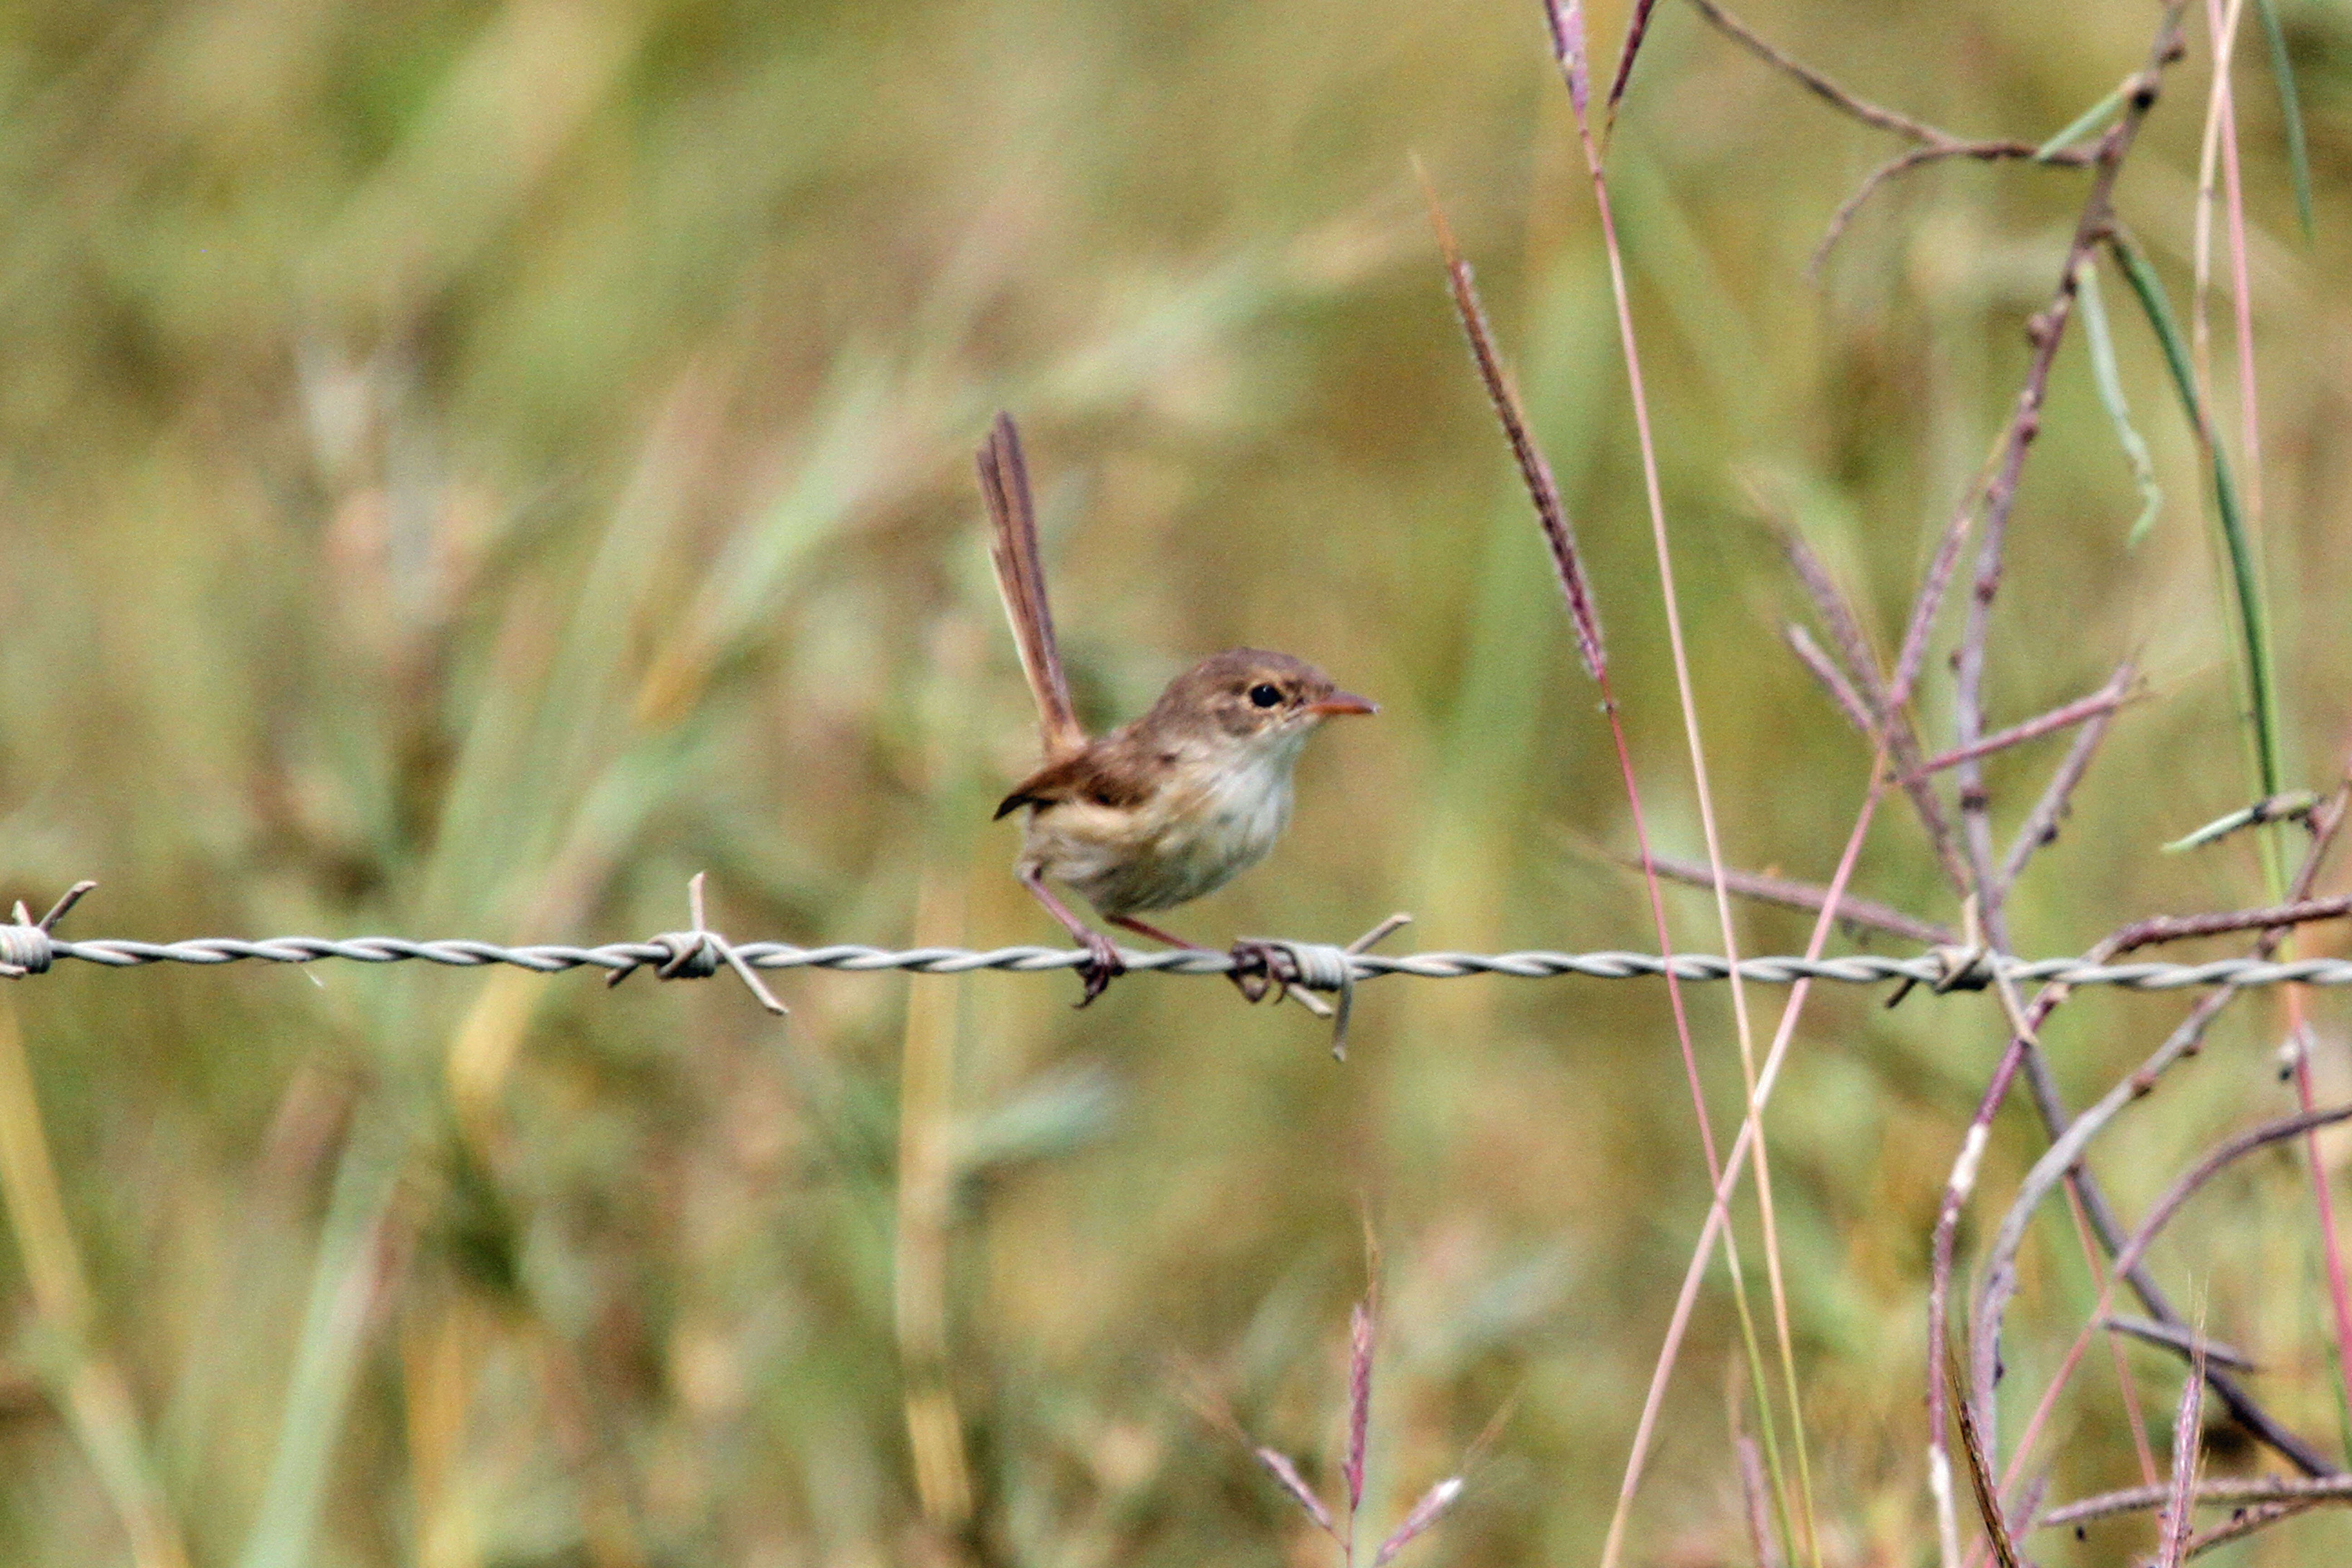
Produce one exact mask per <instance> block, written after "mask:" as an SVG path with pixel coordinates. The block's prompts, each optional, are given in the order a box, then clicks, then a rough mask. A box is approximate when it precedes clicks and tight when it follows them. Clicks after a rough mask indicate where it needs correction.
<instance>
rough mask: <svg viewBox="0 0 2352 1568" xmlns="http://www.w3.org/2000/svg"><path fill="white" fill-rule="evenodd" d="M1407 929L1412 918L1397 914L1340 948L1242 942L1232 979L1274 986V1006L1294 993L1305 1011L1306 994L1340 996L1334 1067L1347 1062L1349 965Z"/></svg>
mask: <svg viewBox="0 0 2352 1568" xmlns="http://www.w3.org/2000/svg"><path fill="white" fill-rule="evenodd" d="M1411 924H1412V916H1411V915H1409V914H1406V913H1404V912H1403V911H1402V910H1399V911H1398V912H1397V913H1395V914H1392V915H1391V916H1389V918H1388V919H1386V920H1384V921H1381V923H1380V924H1378V925H1376V926H1374V927H1373V928H1372V929H1371V930H1370V931H1366V932H1365V933H1364V934H1363V935H1361V936H1360V937H1358V938H1357V939H1356V940H1355V941H1353V942H1349V944H1348V945H1347V946H1345V947H1333V946H1332V945H1330V944H1329V943H1328V942H1293V941H1290V940H1288V939H1287V938H1284V937H1244V938H1242V940H1241V941H1239V942H1235V943H1234V950H1233V952H1232V954H1231V956H1232V958H1233V960H1234V970H1233V973H1235V974H1239V975H1244V976H1252V975H1255V976H1263V977H1264V978H1265V980H1268V981H1271V982H1274V983H1276V984H1279V985H1280V986H1281V987H1282V989H1281V990H1280V991H1279V992H1277V993H1276V996H1275V1000H1276V1002H1277V1003H1279V1002H1280V1001H1281V1000H1282V998H1283V997H1284V996H1286V995H1289V994H1293V990H1294V988H1296V991H1297V996H1298V999H1299V1000H1300V1001H1301V1002H1304V1003H1307V1004H1309V1005H1312V1004H1313V1002H1314V997H1313V995H1312V993H1314V992H1317V991H1334V992H1337V993H1339V1009H1338V1011H1337V1013H1336V1014H1333V1015H1330V1016H1331V1018H1332V1023H1331V1057H1332V1059H1333V1060H1334V1061H1342V1062H1344V1061H1346V1060H1347V1059H1348V1016H1349V1013H1350V1012H1351V1011H1352V1010H1353V1009H1354V1007H1355V1005H1356V966H1355V963H1354V962H1353V961H1354V960H1355V959H1357V958H1359V957H1360V956H1362V955H1363V954H1364V953H1366V952H1370V950H1371V949H1372V947H1373V946H1374V945H1375V944H1377V943H1379V942H1383V941H1385V940H1386V939H1387V938H1388V937H1389V936H1390V935H1391V933H1393V932H1394V931H1397V930H1398V929H1399V928H1401V927H1403V926H1409V925H1411Z"/></svg>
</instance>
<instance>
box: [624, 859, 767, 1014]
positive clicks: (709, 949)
mask: <svg viewBox="0 0 2352 1568" xmlns="http://www.w3.org/2000/svg"><path fill="white" fill-rule="evenodd" d="M702 879H703V873H702V872H700V871H697V872H696V873H695V874H694V878H693V879H692V880H691V881H689V882H688V883H687V885H686V902H687V911H688V918H690V919H691V920H692V921H694V929H693V930H691V931H664V932H663V933H662V934H661V935H659V936H656V937H654V938H653V939H651V940H650V941H649V942H647V943H646V945H647V946H649V947H657V948H661V949H663V950H665V951H666V952H667V953H668V954H669V956H668V957H667V958H665V959H663V960H661V961H660V962H659V963H656V964H655V966H654V978H656V980H708V979H709V978H710V977H711V976H712V975H714V974H716V973H719V965H720V964H721V963H724V964H726V965H727V966H728V967H729V968H730V969H732V970H733V971H734V972H735V973H737V974H739V975H740V976H741V977H742V980H743V984H745V985H747V986H749V987H751V994H752V995H753V996H755V997H757V998H759V1002H760V1005H761V1006H762V1007H765V1008H766V1009H767V1010H768V1011H769V1012H771V1013H772V1014H774V1015H775V1016H777V1017H779V1018H784V1017H789V1016H792V1009H791V1008H789V1007H787V1006H785V1005H783V1004H782V1002H779V1001H777V1000H776V998H775V994H774V993H773V992H771V991H770V990H769V989H768V987H767V985H766V984H764V983H763V982H761V979H760V975H759V972H758V971H756V970H754V969H753V968H752V967H751V965H750V964H749V963H745V962H744V961H743V955H742V954H741V953H740V952H736V951H735V944H734V943H733V942H729V941H728V940H727V939H726V938H725V937H723V936H721V935H719V933H718V932H717V931H712V930H711V929H710V928H709V926H707V925H705V924H704V923H703V918H702ZM648 962H651V961H650V960H646V959H635V960H632V961H631V962H630V963H626V964H625V965H623V966H622V967H621V968H618V969H615V970H614V971H613V972H612V973H610V974H608V975H606V976H605V977H604V984H606V985H608V986H610V985H618V984H620V983H621V982H622V981H624V980H626V979H627V978H628V977H629V976H630V975H632V974H634V973H636V972H637V970H638V968H639V967H640V966H641V965H643V964H645V963H648Z"/></svg>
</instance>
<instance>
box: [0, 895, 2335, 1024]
mask: <svg viewBox="0 0 2352 1568" xmlns="http://www.w3.org/2000/svg"><path fill="white" fill-rule="evenodd" d="M95 885H96V884H94V883H79V884H77V885H76V886H75V887H74V888H73V889H71V890H69V891H68V893H67V894H66V896H65V897H64V898H62V899H60V900H58V904H57V907H56V908H54V909H52V910H50V911H49V912H48V914H47V915H46V916H44V917H43V918H42V919H40V920H39V921H35V920H33V919H32V918H31V917H30V916H29V915H28V914H27V913H26V910H25V906H24V905H22V904H21V903H20V904H18V905H17V906H16V918H15V920H14V921H13V923H9V924H5V925H0V975H9V976H23V975H30V974H38V973H43V972H45V971H47V970H49V969H50V968H52V967H53V966H54V965H55V964H56V963H57V962H58V960H61V959H73V960H77V961H79V962H80V963H90V964H96V965H98V966H99V967H100V968H105V969H130V968H137V967H140V966H142V965H145V964H151V963H193V964H224V963H245V962H248V961H251V962H256V963H319V962H320V961H322V960H326V959H341V960H345V961H348V962H351V963H409V962H416V963H437V964H444V965H447V966H450V967H453V968H460V969H473V968H480V967H484V966H488V965H493V964H507V965H511V966H513V967H515V968H518V969H526V970H530V971H532V972H533V973H541V974H554V973H562V972H565V971H568V970H573V969H596V970H602V971H604V973H605V975H606V978H607V983H608V984H618V983H619V982H620V981H621V980H623V979H625V977H627V976H628V975H630V974H632V973H635V971H637V970H639V969H641V968H650V969H652V970H654V971H655V973H656V974H658V975H659V976H661V978H663V979H666V980H667V979H699V978H706V977H708V976H709V975H712V974H715V973H718V971H719V966H720V965H721V964H722V963H723V964H725V965H727V966H729V967H730V968H732V969H733V970H734V971H735V972H736V973H738V974H739V975H740V976H741V977H742V979H743V981H744V983H745V984H747V985H749V986H750V987H751V990H752V991H753V993H754V994H756V995H757V996H758V997H759V998H760V1000H761V1004H762V1005H765V1006H766V1007H768V1009H769V1010H770V1011H771V1012H774V1013H778V1014H781V1013H782V1012H783V1011H784V1010H785V1009H784V1007H783V1005H782V1003H780V1002H778V1001H776V999H775V998H774V997H773V996H772V994H769V993H768V990H767V988H766V987H765V986H764V985H763V984H761V982H760V980H759V977H758V976H759V972H762V971H771V972H772V971H776V970H785V969H828V970H835V971H840V972H845V973H853V974H866V973H878V972H883V971H902V972H905V973H913V974H969V973H974V972H976V971H981V970H1001V971H1006V972H1009V973H1016V974H1030V973H1044V972H1048V971H1053V970H1060V969H1076V968H1081V967H1083V966H1085V965H1086V964H1087V963H1090V962H1091V961H1092V960H1091V957H1090V955H1089V954H1088V953H1087V951H1086V950H1085V949H1083V948H1065V947H1045V946H1037V945H1032V944H1027V943H1023V944H1018V945H1014V946H1010V947H993V948H963V947H913V948H887V947H874V946H869V945H866V944H864V943H857V942H834V943H828V944H825V945H823V946H818V947H801V946H796V945H794V944H793V943H791V942H730V941H729V940H728V939H727V938H726V937H724V936H721V935H720V934H719V933H718V932H717V931H711V930H709V929H708V927H707V926H705V924H704V923H703V915H702V879H701V878H700V877H699V876H698V877H696V878H695V879H693V881H692V883H691V884H689V888H688V898H689V902H690V906H691V912H692V918H693V921H694V925H693V929H691V930H689V931H669V932H665V933H663V934H661V935H658V936H655V937H651V938H648V939H647V940H646V941H643V942H606V943H603V944H600V945H597V946H577V945H573V944H571V943H562V942H534V943H524V944H518V945H508V944H506V943H501V942H481V941H477V940H474V939H471V938H465V937H448V938H440V939H432V940H419V939H415V938H410V937H397V936H356V937H314V936H280V937H268V938H264V939H260V940H252V939H247V938H242V937H194V938H189V939H187V940H184V941H180V942H137V941H131V940H129V939H124V938H114V937H101V938H92V939H88V940H84V941H72V940H68V939H67V938H64V937H60V936H58V935H57V934H56V933H55V931H54V929H53V928H54V927H55V926H56V924H57V922H58V920H59V919H60V918H61V917H62V916H63V915H64V914H65V913H66V911H67V910H70V909H71V908H72V907H73V905H74V903H75V902H76V901H77V900H79V898H80V897H81V896H82V894H83V893H85V892H87V891H88V890H89V889H90V888H91V887H93V886H95ZM1407 918H1408V917H1405V916H1401V915H1400V916H1391V918H1390V919H1389V920H1387V921H1382V922H1381V924H1380V925H1379V926H1377V927H1375V928H1374V929H1373V930H1372V931H1368V932H1366V933H1365V934H1364V936H1362V937H1360V938H1359V939H1358V940H1357V941H1356V942H1353V943H1351V944H1349V945H1348V946H1345V947H1339V946H1334V945H1331V944H1328V943H1323V942H1297V941H1288V940H1261V939H1245V940H1244V941H1243V942H1238V943H1236V944H1235V945H1234V949H1233V950H1232V951H1230V952H1217V951H1214V950H1211V949H1202V948H1175V949H1166V950H1159V951H1152V952H1140V951H1129V950H1127V949H1121V950H1120V952H1119V956H1120V957H1121V959H1122V960H1124V962H1125V963H1126V965H1127V967H1128V968H1129V969H1130V970H1136V971H1149V972H1155V973H1163V974H1216V975H1227V976H1242V977H1250V976H1257V977H1262V978H1264V979H1265V980H1267V981H1270V982H1275V983H1279V984H1285V985H1296V986H1303V987H1305V988H1307V989H1309V990H1314V991H1324V992H1338V993H1339V994H1341V997H1342V1000H1343V1003H1344V1001H1345V999H1346V998H1347V995H1348V994H1349V992H1350V991H1351V990H1352V988H1353V986H1354V985H1355V984H1356V983H1358V982H1360V981H1366V980H1376V979H1379V978H1381V977H1382V976H1385V975H1399V974H1401V975H1410V976H1412V977H1414V978H1417V979H1422V980H1459V979H1464V978H1467V977H1469V976H1472V975H1481V974H1496V975H1507V976H1510V977H1513V978H1517V979H1524V980H1548V979H1557V978H1562V977H1567V976H1577V977H1580V978H1583V979H1589V980H1636V979H1643V978H1650V977H1658V976H1663V975H1665V974H1667V973H1672V974H1673V975H1674V976H1675V979H1677V980H1680V981H1689V982H1706V981H1719V980H1726V979H1728V978H1730V976H1731V974H1732V973H1733V972H1734V970H1735V969H1736V970H1737V972H1738V975H1739V977H1740V978H1741V979H1742V980H1745V981H1748V982H1750V983H1752V984H1763V985H1788V984H1795V983H1796V982H1798V981H1800V980H1821V981H1828V982H1831V983H1832V984H1849V985H1876V984H1885V983H1888V982H1895V983H1899V984H1902V985H1903V986H1905V987H1906V989H1907V988H1908V987H1910V986H1912V985H1926V986H1928V987H1930V988H1931V989H1933V990H1935V991H1937V992H1949V991H1974V990H1981V989H1983V988H1984V987H1986V986H1988V985H1990V984H1994V983H1996V982H1997V981H2000V980H2007V981H2009V982H2011V983H2012V984H2048V983H2052V982H2056V983H2059V984H2065V985H2069V986H2084V985H2113V986H2119V987H2122V988H2123V989H2126V990H2131V991H2180V990H2191V989H2199V988H2203V987H2208V986H2221V985H2226V986H2233V987H2243V986H2253V985H2281V984H2299V985H2352V960H2347V959H2343V958H2327V957H2315V958H2301V959H2294V960H2290V961H2285V962H2280V961H2275V960H2270V959H2263V958H2254V957H2236V958H2219V959H2211V960H2208V961H2206V962H2203V963H2164V962H2157V961H2146V962H2128V963H2118V962H2102V961H2099V960H2097V959H2094V958H2076V957H2070V958H2019V957H2016V956H2014V955H2011V954H2009V953H1996V952H1987V951H1985V950H1982V949H1969V948H1964V947H1958V946H1944V947H1936V948H1931V949H1929V950H1928V951H1927V952H1921V953H1917V954H1915V955H1912V956H1908V957H1897V956H1894V955H1891V954H1889V955H1881V954H1873V953H1853V954H1848V955H1844V956H1841V957H1835V958H1801V957H1790V956H1771V957H1757V958H1746V959H1742V960H1740V961H1739V962H1738V964H1736V965H1735V964H1733V963H1731V962H1730V961H1728V960H1727V959H1725V958H1723V957H1722V956H1720V955H1718V954H1716V953H1706V952H1680V953H1675V954H1674V955H1672V956H1671V957H1661V956H1660V955H1658V954H1656V953H1651V952H1616V951H1602V952H1549V951H1544V950H1539V949H1531V950H1527V951H1522V952H1415V953H1403V954H1384V953H1377V952H1369V951H1367V949H1368V948H1369V947H1370V944H1371V943H1372V942H1378V941H1379V940H1381V938H1382V937H1385V936H1386V935H1388V934H1389V933H1390V932H1391V931H1394V930H1395V929H1397V927H1399V926H1401V925H1402V924H1404V923H1405V921H1406V919H1407Z"/></svg>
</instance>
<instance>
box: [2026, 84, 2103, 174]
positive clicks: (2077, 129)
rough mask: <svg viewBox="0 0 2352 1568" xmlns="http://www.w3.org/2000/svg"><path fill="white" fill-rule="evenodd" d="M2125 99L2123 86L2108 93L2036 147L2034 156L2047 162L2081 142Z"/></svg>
mask: <svg viewBox="0 0 2352 1568" xmlns="http://www.w3.org/2000/svg"><path fill="white" fill-rule="evenodd" d="M2123 100H2124V89H2122V88H2117V89H2115V91H2113V92H2111V93H2109V94H2107V96H2106V97H2105V98H2103V99H2101V100H2099V101H2098V102H2096V103H2095V104H2093V105H2091V107H2090V108H2088V109H2086V110H2083V112H2082V113H2080V114H2078V115H2076V116H2075V117H2074V120H2073V121H2070V122H2069V123H2068V125H2067V127H2066V129H2065V130H2063V131H2061V132H2058V134H2057V135H2055V136H2053V137H2052V138H2050V140H2049V141H2047V142H2043V143H2042V145H2041V146H2039V147H2036V148H2035V149H2034V150H2033V156H2034V158H2035V159H2036V160H2037V161H2040V162H2042V163H2047V162H2048V161H2049V160H2051V159H2053V158H2054V157H2056V156H2057V155H2058V154H2059V153H2063V152H2064V151H2065V150H2066V149H2067V148H2069V147H2072V146H2073V145H2074V143H2075V142H2080V141H2081V140H2082V139H2083V138H2084V137H2085V136H2088V135H2089V134H2090V133H2091V132H2094V131H2096V130H2097V129H2098V128H2099V127H2100V126H2102V125H2104V124H2105V123H2106V120H2107V117H2108V116H2109V115H2111V114H2113V113H2115V111H2116V109H2117V108H2119V107H2121V105H2122V103H2123Z"/></svg>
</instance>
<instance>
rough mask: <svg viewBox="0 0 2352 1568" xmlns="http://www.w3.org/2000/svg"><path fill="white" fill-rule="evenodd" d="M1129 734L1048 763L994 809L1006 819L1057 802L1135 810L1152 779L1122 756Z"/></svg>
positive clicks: (1145, 796) (1148, 792)
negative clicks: (1025, 807) (1074, 802)
mask: <svg viewBox="0 0 2352 1568" xmlns="http://www.w3.org/2000/svg"><path fill="white" fill-rule="evenodd" d="M1128 737H1129V731H1127V730H1120V731H1114V732H1112V733H1111V734H1109V735H1107V736H1105V737H1104V738H1103V739H1101V740H1100V741H1097V742H1095V743H1094V744H1093V745H1090V746H1087V747H1086V748H1085V749H1083V750H1081V751H1077V752H1072V753H1071V754H1070V755H1068V756H1066V757H1064V758H1062V759H1061V760H1060V761H1058V762H1051V763H1046V764H1045V766H1044V767H1042V768H1039V769H1038V770H1037V771H1036V772H1035V773H1031V774H1030V775H1029V776H1028V777H1027V778H1025V779H1023V780H1022V781H1021V782H1020V783H1019V784H1014V785H1013V793H1012V794H1011V795H1006V796H1005V797H1004V799H1003V801H1002V802H1001V803H999V804H998V805H997V807H996V815H997V816H1010V815H1011V814H1012V813H1013V812H1015V811H1018V810H1020V809H1021V808H1022V807H1023V806H1024V805H1054V804H1055V803H1056V802H1058V801H1065V800H1084V801H1091V802H1092V803H1093V804H1095V805H1109V806H1135V805H1142V804H1143V803H1144V802H1145V801H1147V800H1149V799H1150V797H1151V780H1152V775H1151V774H1150V773H1146V772H1145V771H1143V770H1141V769H1139V768H1138V767H1136V766H1135V765H1134V763H1132V761H1131V760H1129V758H1127V757H1126V756H1125V755H1123V753H1124V752H1127V751H1128V750H1129V747H1128V744H1127V742H1128Z"/></svg>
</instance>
